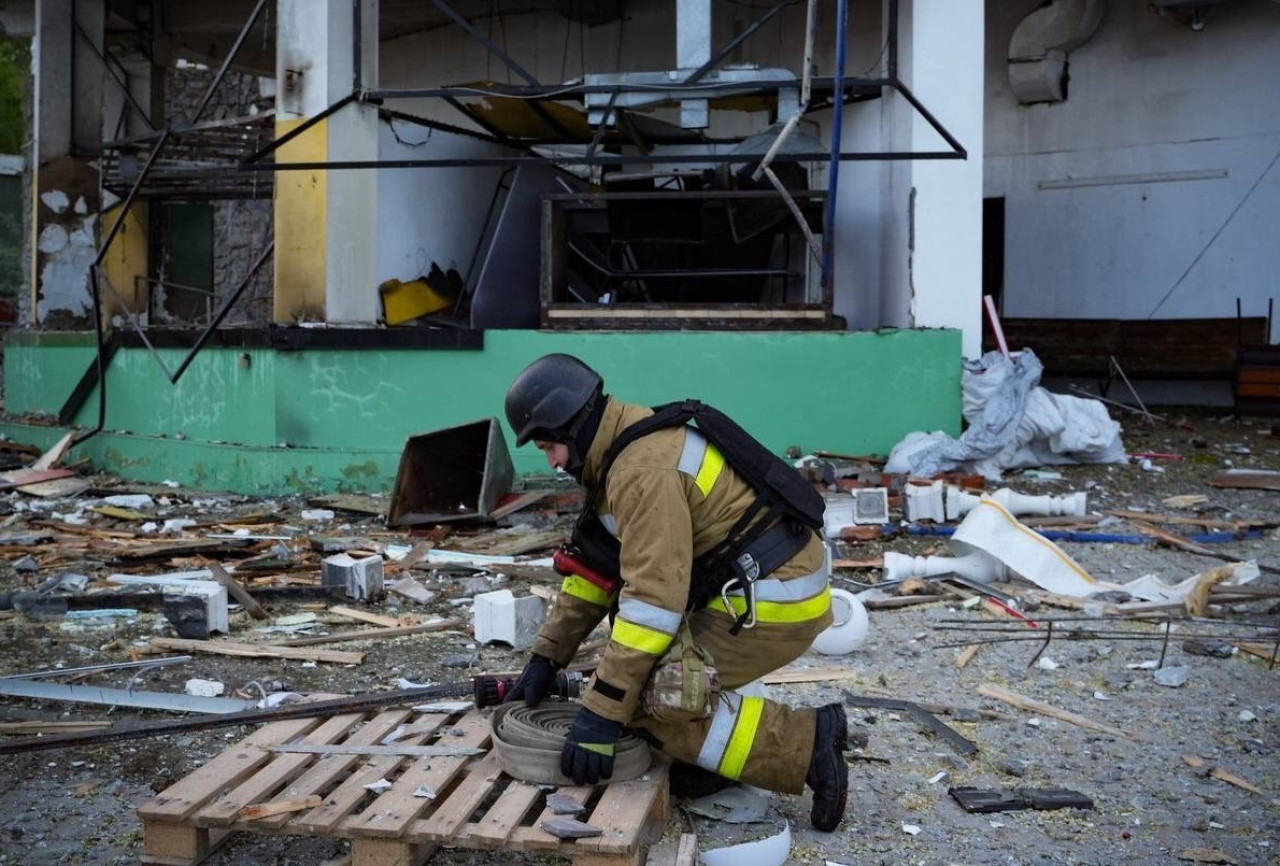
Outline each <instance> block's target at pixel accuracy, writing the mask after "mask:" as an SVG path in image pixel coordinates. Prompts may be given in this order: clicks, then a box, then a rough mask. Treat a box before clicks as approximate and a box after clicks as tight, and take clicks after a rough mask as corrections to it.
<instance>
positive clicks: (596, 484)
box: [533, 399, 832, 723]
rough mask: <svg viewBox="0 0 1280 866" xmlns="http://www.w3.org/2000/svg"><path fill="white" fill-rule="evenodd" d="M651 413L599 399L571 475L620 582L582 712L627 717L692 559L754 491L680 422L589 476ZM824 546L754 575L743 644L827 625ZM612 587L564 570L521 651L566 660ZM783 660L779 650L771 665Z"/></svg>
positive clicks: (674, 622) (722, 609)
mask: <svg viewBox="0 0 1280 866" xmlns="http://www.w3.org/2000/svg"><path fill="white" fill-rule="evenodd" d="M651 414H653V413H652V411H651V410H649V409H648V408H646V407H643V406H635V405H631V404H628V403H622V402H619V401H617V400H613V399H610V400H609V402H608V403H607V404H606V406H605V409H604V414H603V417H602V419H601V422H600V427H599V429H598V431H597V432H596V436H595V439H594V440H593V441H592V443H591V447H590V449H589V450H588V452H587V455H586V460H585V463H584V470H583V479H582V480H583V483H584V484H585V485H586V487H587V489H588V490H590V491H598V494H597V495H598V498H597V500H596V502H595V506H596V510H597V512H598V514H599V515H600V519H601V522H602V523H604V525H605V527H606V528H607V529H609V531H610V532H612V533H613V534H614V535H616V536H617V537H618V539H619V541H620V542H621V547H622V552H621V567H622V574H621V576H622V579H623V581H624V585H623V587H622V589H621V594H620V596H619V597H618V598H617V602H618V615H617V617H616V619H615V621H614V624H613V629H612V633H611V635H610V641H609V645H608V647H607V648H606V650H605V654H604V659H603V660H602V661H601V663H600V666H599V668H598V669H597V671H596V674H595V676H594V677H593V678H592V680H591V683H590V685H589V686H588V689H587V694H586V695H585V696H584V698H583V703H584V704H585V705H586V706H587V707H588V708H590V709H591V710H592V711H593V712H595V713H597V714H599V715H601V716H604V717H606V718H609V719H613V720H615V721H619V722H623V723H626V722H629V721H630V720H631V719H632V717H633V716H634V715H635V714H636V712H637V705H638V702H639V699H640V693H641V690H642V689H643V687H644V684H645V681H646V680H647V679H648V677H649V674H650V672H651V671H652V670H653V667H654V665H655V664H656V663H657V662H658V660H659V659H661V658H662V656H663V654H664V653H665V652H666V651H667V649H668V647H670V645H671V643H672V639H673V638H674V636H675V634H676V631H677V629H678V628H679V626H680V623H681V621H682V620H683V618H684V614H685V607H686V605H687V603H688V598H689V583H690V571H691V567H692V563H693V560H694V559H695V558H696V557H697V556H700V555H701V554H703V553H706V552H707V551H709V550H710V549H711V548H713V547H714V546H715V545H716V544H717V543H719V542H720V541H721V540H723V539H724V538H725V536H727V535H728V533H729V531H730V529H731V528H732V527H733V525H734V524H735V523H736V522H737V520H738V518H739V517H740V516H741V515H742V514H743V512H744V511H745V510H746V509H747V508H748V506H750V505H751V503H752V502H753V501H754V500H755V498H756V493H755V491H754V490H753V489H752V488H751V487H750V485H748V484H747V483H746V482H745V481H743V480H742V479H741V478H740V477H739V476H738V474H737V473H736V472H734V471H733V469H732V468H731V467H730V466H729V465H728V464H727V463H726V462H725V460H724V457H723V456H722V455H721V454H720V453H719V451H718V450H717V449H716V448H715V447H714V446H712V445H711V444H710V443H709V442H708V441H707V440H706V439H705V438H704V437H703V436H702V435H701V434H700V433H698V432H697V431H696V430H694V429H692V428H689V427H671V428H667V429H663V430H657V431H655V432H653V433H650V434H649V435H647V436H643V437H641V438H640V439H638V440H636V441H635V442H633V443H631V444H630V445H629V446H627V448H626V449H625V450H624V451H623V452H622V453H621V454H619V455H618V457H617V459H616V460H615V461H614V463H613V467H612V469H611V470H610V471H609V477H608V478H606V479H601V478H599V477H598V474H599V472H600V469H601V467H602V463H603V460H604V456H605V453H606V452H607V451H608V449H609V446H610V445H611V444H612V443H613V442H614V440H615V439H616V438H617V437H618V436H619V435H620V434H621V433H622V431H623V430H625V429H626V428H627V427H629V426H630V425H632V424H634V423H635V422H637V421H639V420H641V419H643V418H646V417H648V416H649V415H651ZM825 557H826V550H825V547H824V545H823V543H822V540H821V539H820V538H819V537H818V536H817V535H816V534H815V535H814V536H813V539H812V540H811V541H810V543H809V544H808V546H806V547H805V548H804V549H802V550H801V551H800V552H799V553H797V554H796V555H795V556H794V557H792V558H791V560H789V561H788V562H787V563H785V564H784V565H782V566H781V567H780V568H778V570H777V571H775V572H774V573H773V574H771V575H769V576H768V578H767V579H762V580H760V581H758V582H757V584H756V588H757V590H756V599H757V601H756V618H757V624H756V625H755V626H754V627H753V629H752V631H753V632H754V634H753V635H752V637H753V640H751V641H744V642H743V645H744V648H746V646H747V645H748V644H749V645H750V651H752V652H767V651H768V643H769V638H770V637H776V638H778V639H780V640H794V639H796V638H801V637H804V638H811V637H812V636H813V635H816V634H817V633H818V632H820V631H821V630H822V629H824V628H826V627H827V626H828V625H830V624H831V619H832V618H831V598H830V591H829V587H828V583H827V574H828V569H827V567H826V564H825ZM613 601H614V598H613V597H610V596H608V595H606V594H605V593H604V592H603V591H601V590H599V589H597V588H596V587H595V585H594V584H590V583H588V582H587V581H585V580H583V579H582V578H579V577H573V576H571V577H568V578H566V579H565V581H564V584H563V585H562V587H561V593H560V596H559V600H558V601H557V603H556V606H555V608H554V609H553V611H552V613H551V615H550V616H549V617H548V619H547V622H546V623H544V624H543V627H542V629H541V631H540V633H539V635H538V639H537V641H536V642H535V643H534V646H533V651H534V652H536V653H539V654H541V655H544V656H547V657H548V658H550V659H552V660H553V661H555V662H557V663H558V664H562V665H564V664H568V663H569V661H570V660H571V659H572V658H573V655H574V653H575V652H576V651H577V647H578V644H579V643H581V642H582V640H583V638H585V637H586V635H587V634H589V633H590V631H591V630H592V629H593V628H594V627H595V626H596V624H597V623H599V622H600V620H601V618H602V617H603V616H604V615H605V613H607V612H608V610H609V607H610V606H611V605H612V603H613ZM729 604H730V605H731V606H732V607H733V608H734V610H733V613H730V612H729V610H728V609H727V608H726V606H725V603H724V601H722V600H721V599H720V598H716V599H713V600H712V601H711V603H710V604H709V605H708V609H709V610H713V611H719V613H720V615H721V616H723V617H725V618H726V620H727V621H732V620H733V619H735V618H736V616H737V614H738V613H740V612H741V611H742V610H743V609H744V608H745V602H744V601H743V599H742V597H741V593H738V594H737V595H736V596H732V597H730V598H729ZM789 660H790V658H789V657H788V658H780V659H779V660H778V665H779V666H781V665H782V664H785V663H786V662H787V661H789Z"/></svg>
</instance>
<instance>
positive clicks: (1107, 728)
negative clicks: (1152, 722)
mask: <svg viewBox="0 0 1280 866" xmlns="http://www.w3.org/2000/svg"><path fill="white" fill-rule="evenodd" d="M978 694H980V695H984V696H986V697H988V698H995V699H996V700H998V701H1004V702H1005V703H1006V704H1010V705H1012V706H1015V707H1017V708H1018V709H1020V710H1026V711H1028V712H1031V713H1039V714H1040V715H1042V716H1049V717H1050V718H1053V719H1058V720H1059V721H1063V722H1068V723H1069V724H1072V725H1075V726H1077V727H1080V728H1088V729H1089V730H1091V731H1098V732H1099V733H1102V734H1110V735H1111V736H1113V737H1120V738H1122V739H1126V740H1133V739H1137V738H1136V737H1135V736H1134V735H1133V734H1130V733H1128V732H1127V731H1122V730H1120V729H1119V728H1113V727H1112V726H1111V725H1107V724H1103V723H1102V722H1095V721H1093V720H1092V719H1089V718H1086V717H1084V716H1081V715H1077V714H1076V713H1073V712H1070V711H1068V710H1060V709H1058V708H1057V707H1055V706H1053V705H1051V704H1046V703H1045V702H1044V701H1037V700H1036V699H1035V698H1028V697H1024V696H1022V695H1019V694H1015V693H1014V692H1011V691H1009V690H1008V689H1004V688H1001V687H1000V686H997V685H993V684H991V683H983V684H982V685H980V686H978Z"/></svg>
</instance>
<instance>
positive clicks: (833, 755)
mask: <svg viewBox="0 0 1280 866" xmlns="http://www.w3.org/2000/svg"><path fill="white" fill-rule="evenodd" d="M848 740H849V722H848V720H847V719H846V718H845V715H844V707H843V706H841V705H840V704H827V705H826V706H825V707H821V708H820V709H819V710H818V727H817V730H816V731H815V732H814V735H813V757H812V758H810V759H809V773H808V775H806V776H805V780H804V781H805V784H807V785H808V786H809V787H810V788H812V789H813V811H811V812H810V813H809V822H810V823H811V824H813V828H814V829H815V830H821V831H822V832H824V833H830V832H831V831H832V830H834V829H836V828H837V827H839V826H840V820H841V819H842V818H844V807H845V802H846V801H847V800H848V799H849V765H848V764H846V763H845V762H844V751H845V748H846V747H847V745H848Z"/></svg>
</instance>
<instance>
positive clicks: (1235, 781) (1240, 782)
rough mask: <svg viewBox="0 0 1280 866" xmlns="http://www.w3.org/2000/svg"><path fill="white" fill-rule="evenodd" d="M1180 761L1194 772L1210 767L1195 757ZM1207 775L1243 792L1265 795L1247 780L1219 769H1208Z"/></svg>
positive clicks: (1189, 756)
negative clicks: (1241, 789) (1184, 762)
mask: <svg viewBox="0 0 1280 866" xmlns="http://www.w3.org/2000/svg"><path fill="white" fill-rule="evenodd" d="M1182 760H1184V761H1186V762H1187V766H1189V767H1191V768H1192V769H1195V770H1202V769H1204V768H1205V767H1210V765H1209V763H1208V762H1207V761H1205V760H1203V759H1201V758H1198V757H1196V756H1195V755H1183V756H1182ZM1209 775H1210V776H1212V777H1213V778H1215V779H1218V780H1219V781H1222V782H1226V783H1227V784H1228V785H1235V786H1236V787H1237V788H1243V789H1244V790H1246V791H1251V792H1253V793H1254V794H1261V795H1262V796H1264V797H1265V796H1266V795H1267V792H1266V791H1264V790H1262V789H1261V788H1259V787H1258V786H1257V785H1255V784H1253V783H1252V782H1250V781H1248V780H1247V779H1242V778H1240V777H1239V776H1237V775H1236V774H1235V773H1232V772H1229V771H1227V770H1224V769H1222V768H1221V767H1210V769H1209Z"/></svg>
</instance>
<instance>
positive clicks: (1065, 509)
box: [946, 485, 1088, 520]
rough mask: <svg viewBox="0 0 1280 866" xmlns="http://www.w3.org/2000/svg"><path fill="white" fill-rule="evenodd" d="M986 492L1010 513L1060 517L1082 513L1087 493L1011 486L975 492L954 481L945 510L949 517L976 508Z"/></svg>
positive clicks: (964, 513) (950, 487)
mask: <svg viewBox="0 0 1280 866" xmlns="http://www.w3.org/2000/svg"><path fill="white" fill-rule="evenodd" d="M983 496H985V497H987V498H988V499H993V500H995V501H996V502H997V503H999V504H1000V505H1002V506H1003V507H1004V509H1005V510H1006V511H1008V512H1009V513H1010V514H1017V515H1027V514H1031V515H1036V516H1042V517H1057V516H1060V515H1075V516H1083V515H1084V513H1085V511H1086V501H1087V499H1088V496H1087V494H1086V493H1084V492H1083V491H1080V492H1078V493H1068V494H1066V495H1064V496H1051V495H1047V494H1046V495H1043V496H1036V495H1029V494H1025V493H1016V492H1014V491H1013V490H1010V489H1009V488H1008V487H1002V488H1000V489H999V490H997V491H996V492H995V493H986V494H983V495H982V496H975V495H974V494H972V493H969V492H967V491H965V490H962V489H960V488H959V487H956V486H954V485H949V486H948V487H947V496H946V501H947V504H946V513H947V520H957V519H959V518H960V517H963V516H964V515H966V514H968V513H969V512H970V511H972V510H973V508H974V506H975V505H977V504H978V503H979V502H981V501H982V498H983Z"/></svg>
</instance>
